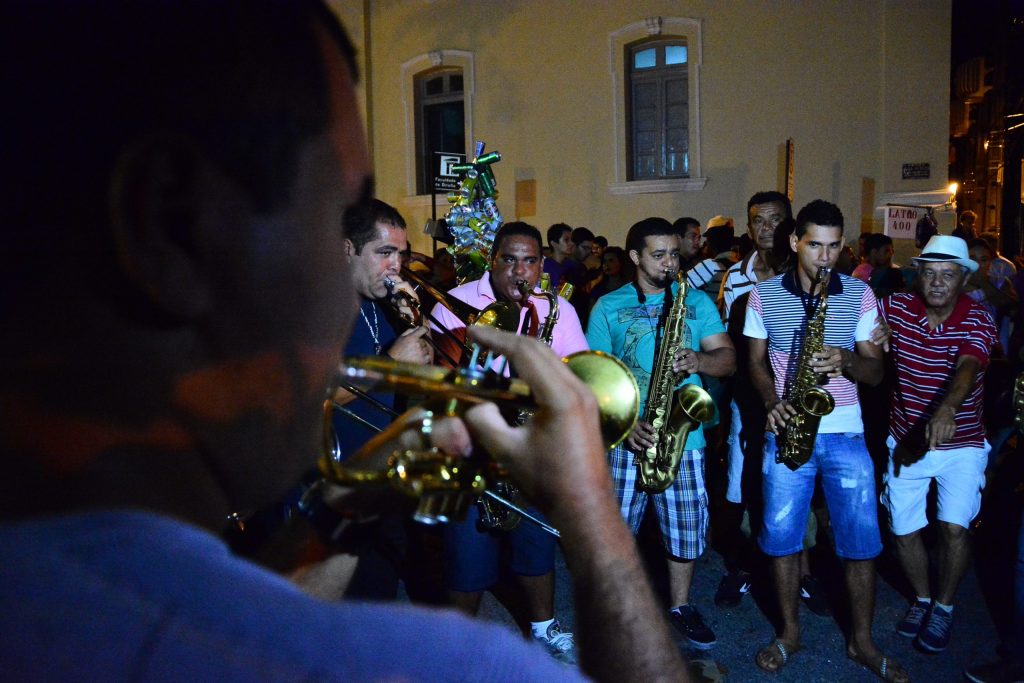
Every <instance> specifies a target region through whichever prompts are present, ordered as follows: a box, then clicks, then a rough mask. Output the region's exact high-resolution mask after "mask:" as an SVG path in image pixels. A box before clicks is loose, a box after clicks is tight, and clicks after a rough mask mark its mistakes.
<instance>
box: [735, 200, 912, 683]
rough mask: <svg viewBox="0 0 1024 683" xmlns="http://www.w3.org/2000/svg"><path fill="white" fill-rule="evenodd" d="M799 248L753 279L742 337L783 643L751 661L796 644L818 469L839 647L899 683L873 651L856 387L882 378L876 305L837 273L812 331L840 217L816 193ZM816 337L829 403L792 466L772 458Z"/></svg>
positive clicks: (871, 507) (797, 239)
mask: <svg viewBox="0 0 1024 683" xmlns="http://www.w3.org/2000/svg"><path fill="white" fill-rule="evenodd" d="M789 243H790V247H791V249H792V250H793V251H794V252H795V253H796V257H797V265H796V268H795V269H794V270H793V271H790V272H788V273H785V274H783V275H779V276H776V277H773V278H770V279H768V280H765V281H764V282H761V283H760V284H758V285H757V286H756V287H755V288H754V290H753V291H752V292H751V294H750V300H749V301H748V302H747V315H746V322H745V324H744V330H743V333H744V335H745V336H746V337H748V338H749V344H750V374H751V380H752V381H753V384H754V386H755V388H756V389H757V390H758V392H759V393H760V395H761V397H762V399H763V400H764V402H765V409H766V410H767V411H768V419H767V430H768V432H769V433H767V434H766V435H765V449H764V462H763V464H762V472H763V475H764V522H763V526H762V529H761V534H760V537H759V539H758V543H759V545H760V547H761V550H763V551H764V552H765V554H767V555H768V556H769V557H770V558H771V567H772V575H773V578H774V582H775V591H776V595H777V597H778V600H779V605H780V608H781V612H782V622H783V629H782V633H780V634H779V636H778V638H776V639H775V640H774V641H772V643H771V644H769V645H768V646H767V647H765V648H763V649H762V650H761V651H760V652H758V653H757V657H756V662H757V665H758V666H759V667H760V668H761V669H763V670H765V671H769V672H775V671H779V670H780V669H782V667H783V666H785V664H786V662H787V661H788V659H789V657H790V656H792V655H793V654H794V653H795V652H797V651H798V650H799V649H800V647H801V646H800V623H799V619H798V607H799V604H800V598H799V584H800V571H799V557H800V551H801V549H802V548H803V536H804V531H805V529H806V527H807V516H808V513H809V511H810V504H811V496H812V494H813V493H814V486H815V479H816V478H817V476H818V475H819V473H820V475H821V480H822V486H823V489H824V492H825V500H826V502H827V503H828V508H829V511H830V513H831V518H832V528H833V530H834V532H835V545H836V554H837V555H838V556H839V557H841V558H843V559H844V572H845V576H846V586H847V590H848V591H849V594H850V607H851V613H852V622H853V629H852V633H851V637H850V640H849V641H848V643H847V648H846V654H847V656H848V657H850V658H851V659H853V660H855V661H856V662H858V663H860V664H862V665H864V666H866V667H868V668H869V669H870V670H871V671H873V672H874V673H875V674H876V675H878V676H879V677H881V678H882V679H884V680H889V681H905V680H907V676H906V674H905V673H904V672H903V671H902V670H901V669H900V668H899V666H898V665H896V664H895V663H894V662H892V661H891V660H890V659H889V658H887V657H885V656H884V655H882V653H881V652H880V651H879V650H878V648H877V647H876V646H875V644H874V642H873V641H872V638H871V622H872V618H873V613H874V595H875V570H874V558H875V557H876V556H877V555H878V553H879V552H881V549H882V543H881V539H880V536H879V530H878V519H877V513H876V509H875V506H876V504H877V503H876V497H875V482H874V470H873V466H872V463H871V458H870V456H869V454H868V451H867V448H866V446H865V444H864V434H863V432H864V427H863V423H862V421H861V414H860V405H859V403H858V402H857V388H856V386H855V385H854V382H865V383H868V384H877V383H878V382H879V381H880V380H881V378H882V371H883V369H882V351H881V349H880V348H879V347H878V346H876V345H874V344H872V343H871V342H870V335H871V331H872V328H873V327H874V326H875V325H876V319H877V317H878V305H877V302H876V300H875V296H874V294H872V292H871V289H870V288H868V286H867V285H865V284H864V283H863V282H861V281H860V280H856V279H853V278H850V277H847V276H845V275H841V274H838V273H835V272H834V271H833V272H832V275H831V277H830V278H828V280H827V283H828V284H827V287H828V289H827V293H828V305H827V316H826V317H825V321H824V322H825V324H824V332H823V337H824V338H823V339H821V340H812V339H810V338H808V337H807V332H806V330H807V323H808V321H810V320H811V319H812V318H813V317H814V316H815V312H816V309H817V305H818V304H819V301H820V292H818V291H817V287H815V288H814V291H812V287H813V286H814V281H815V278H816V275H817V274H818V272H819V269H820V268H822V267H825V268H833V267H834V266H835V263H836V260H837V259H838V258H839V252H840V249H841V248H842V246H843V214H842V212H840V210H839V207H837V206H835V205H834V204H830V203H828V202H826V201H823V200H815V201H813V202H811V203H810V204H808V205H807V206H805V207H804V208H803V209H801V210H800V213H799V214H797V218H796V228H795V231H794V234H793V235H791V236H790V238H789ZM815 341H820V342H821V343H822V346H821V349H822V350H821V351H819V352H817V353H814V354H813V355H811V356H810V360H809V365H810V370H812V371H813V372H814V373H815V374H817V375H819V376H820V375H826V376H827V377H828V383H827V384H826V385H825V389H826V390H827V391H828V392H829V393H831V395H832V397H833V399H834V401H835V407H834V409H833V410H832V412H831V413H829V414H827V415H825V416H823V417H822V418H821V422H820V424H819V425H818V428H817V430H816V432H817V433H816V438H815V434H814V433H813V431H812V433H811V434H810V437H811V438H812V439H814V445H813V451H812V453H811V457H810V460H809V461H808V462H806V463H805V464H803V465H801V466H800V467H798V468H797V469H795V470H792V469H790V467H789V466H788V465H787V464H784V463H780V462H777V461H776V453H777V451H778V447H779V446H778V443H777V439H778V437H779V436H780V435H782V434H784V433H785V429H786V424H787V423H788V422H789V421H790V420H791V419H792V418H793V417H794V416H796V415H797V414H798V413H797V410H796V408H794V405H793V403H792V401H793V396H792V395H791V392H792V387H793V384H794V381H793V378H794V377H795V375H796V373H797V372H798V368H797V367H796V366H797V364H798V359H799V358H800V350H801V348H802V347H803V346H804V345H805V344H810V343H813V342H815Z"/></svg>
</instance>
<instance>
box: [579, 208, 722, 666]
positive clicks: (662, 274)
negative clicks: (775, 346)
mask: <svg viewBox="0 0 1024 683" xmlns="http://www.w3.org/2000/svg"><path fill="white" fill-rule="evenodd" d="M626 250H627V251H628V252H629V257H630V258H631V259H632V260H633V263H635V264H636V266H637V277H636V280H635V281H634V282H631V283H629V284H627V285H624V286H622V287H620V288H619V289H617V290H615V291H613V292H610V293H608V294H606V295H604V296H603V297H601V298H600V299H598V301H597V303H596V304H595V305H594V308H593V310H592V311H591V314H590V324H589V326H588V327H587V341H589V342H590V347H591V348H592V349H594V350H597V351H604V352H606V353H610V354H612V355H614V356H617V357H618V358H620V359H622V361H623V362H624V363H625V364H626V366H627V367H629V369H630V370H631V371H632V372H633V374H634V376H635V377H636V380H637V384H638V385H639V386H640V400H641V403H640V404H641V405H644V402H645V401H646V396H647V393H648V389H649V385H650V381H651V375H652V366H653V364H654V359H655V354H656V352H657V351H656V349H655V344H656V339H657V338H658V335H657V334H656V332H657V327H658V323H659V320H660V319H661V317H662V306H663V303H664V301H665V288H666V287H668V286H670V285H671V287H672V292H673V293H674V294H678V289H679V285H678V284H677V283H676V282H675V276H676V273H677V272H678V271H679V251H680V238H679V235H678V234H677V232H676V230H675V229H674V228H673V227H672V224H671V223H669V222H668V221H667V220H665V219H663V218H647V219H645V220H642V221H640V222H639V223H637V224H635V225H634V226H633V227H631V228H630V229H629V234H628V235H627V237H626ZM685 303H686V307H687V311H686V321H685V325H684V326H683V327H684V332H683V339H682V340H681V343H680V344H679V350H678V351H677V353H676V354H675V356H674V358H673V360H672V371H673V372H674V373H676V374H679V375H680V379H681V381H680V384H683V383H690V384H697V385H698V386H699V385H700V377H699V376H698V375H697V373H698V372H702V373H704V374H707V375H710V376H712V377H725V376H727V375H730V374H732V373H733V371H734V370H735V368H736V354H735V351H734V349H733V345H732V341H731V340H730V339H729V336H728V335H727V334H726V333H725V327H724V326H723V325H722V321H721V318H720V317H719V315H718V309H717V308H716V307H715V304H714V302H712V301H711V299H710V298H709V297H708V295H707V294H705V293H704V292H701V291H700V290H698V289H694V288H690V289H688V291H687V293H686V298H685ZM682 377H685V379H682ZM657 438H658V435H657V434H655V433H654V430H653V428H652V426H651V425H650V424H649V423H647V422H645V421H643V420H641V421H639V422H637V425H636V428H635V429H634V430H633V433H632V434H630V436H629V437H628V438H627V439H626V441H625V444H624V445H623V446H619V447H616V448H614V449H612V451H611V453H610V456H609V457H610V459H611V466H612V478H613V479H614V480H615V494H616V496H617V497H618V499H619V503H620V505H621V509H622V516H623V517H624V518H625V519H626V521H627V523H628V524H629V525H630V527H631V528H632V530H633V533H634V534H636V533H637V531H638V530H639V529H640V522H641V520H642V519H643V516H644V511H645V510H646V508H647V504H648V502H649V501H650V502H652V503H653V504H654V509H655V512H656V513H657V515H658V520H659V522H660V526H661V533H662V539H663V542H664V545H665V550H666V553H667V555H668V568H669V584H670V590H671V596H670V597H671V601H672V603H671V604H672V605H673V608H672V611H671V621H672V623H673V624H674V625H675V626H676V628H677V629H678V630H679V631H680V632H681V633H682V634H683V635H684V636H685V637H686V638H687V639H688V641H689V643H690V644H691V645H692V646H693V647H696V648H699V649H708V648H710V647H712V646H713V645H714V644H715V642H716V640H715V634H714V632H713V631H712V630H711V629H710V628H709V627H708V626H707V625H706V624H705V623H704V620H703V619H702V618H701V615H700V612H698V611H697V609H696V608H695V607H693V606H692V605H690V583H691V582H692V580H693V567H694V563H693V561H694V560H695V559H697V558H698V557H700V555H701V553H703V552H704V546H705V537H706V535H707V528H708V495H707V491H706V490H705V486H704V432H703V430H702V428H701V426H700V425H698V426H697V427H695V428H694V429H693V430H692V431H691V432H690V434H689V438H688V439H687V440H686V443H685V444H684V446H683V448H684V450H683V454H682V461H681V464H680V468H679V474H678V475H677V476H676V478H675V480H674V481H673V482H672V483H671V485H670V486H669V487H668V489H666V490H665V491H664V492H662V493H658V494H648V493H645V492H643V491H640V490H639V489H638V488H637V485H636V484H637V467H636V465H635V464H634V462H635V457H636V454H637V453H640V452H642V451H644V450H645V449H647V448H651V447H654V445H655V442H656V441H657Z"/></svg>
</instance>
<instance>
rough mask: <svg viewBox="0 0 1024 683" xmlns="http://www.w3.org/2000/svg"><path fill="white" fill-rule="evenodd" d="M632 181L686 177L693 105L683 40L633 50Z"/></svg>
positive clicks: (641, 45) (630, 109) (652, 43)
mask: <svg viewBox="0 0 1024 683" xmlns="http://www.w3.org/2000/svg"><path fill="white" fill-rule="evenodd" d="M628 49H629V60H628V63H629V73H628V83H629V85H628V97H629V104H628V106H627V108H626V112H627V115H628V125H627V127H628V129H629V140H628V147H627V150H628V156H629V159H630V164H629V168H630V173H629V180H648V179H652V178H688V177H689V175H690V155H689V153H690V139H689V135H690V126H689V120H690V105H689V69H688V59H687V57H688V55H687V52H688V49H687V44H686V40H685V39H669V40H647V41H643V42H641V43H637V44H633V45H630V46H629V48H628Z"/></svg>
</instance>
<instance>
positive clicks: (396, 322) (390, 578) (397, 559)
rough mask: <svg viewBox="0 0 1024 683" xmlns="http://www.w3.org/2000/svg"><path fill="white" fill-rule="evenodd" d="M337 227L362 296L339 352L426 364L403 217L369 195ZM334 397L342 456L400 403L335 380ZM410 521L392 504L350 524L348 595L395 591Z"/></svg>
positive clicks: (428, 350)
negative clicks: (406, 267)
mask: <svg viewBox="0 0 1024 683" xmlns="http://www.w3.org/2000/svg"><path fill="white" fill-rule="evenodd" d="M342 227H343V228H344V233H345V239H344V242H343V244H344V249H345V261H346V263H347V265H348V269H349V271H350V272H351V274H352V287H353V289H354V290H355V293H356V294H357V295H358V298H359V314H358V316H357V317H356V319H355V323H354V325H353V328H352V334H351V336H350V337H349V339H348V343H347V344H346V345H345V351H344V353H343V355H344V357H346V358H351V357H357V356H385V357H388V358H392V359H394V360H397V361H403V362H406V363H416V364H429V363H430V362H431V361H432V360H433V357H434V355H433V349H432V347H431V346H430V344H429V343H428V340H429V336H428V334H429V328H427V327H425V326H422V325H419V324H416V323H417V322H418V321H417V318H416V313H417V311H416V310H415V303H414V302H417V299H416V294H415V293H414V292H413V290H412V288H411V287H410V286H409V285H408V283H406V282H403V281H402V280H401V277H400V275H399V271H400V268H401V252H402V250H403V249H404V248H405V245H406V228H405V220H404V219H403V218H402V216H401V214H399V213H398V211H397V210H396V209H395V208H393V207H392V206H390V205H388V204H386V203H384V202H382V201H380V200H379V199H367V200H366V201H363V202H360V203H359V204H356V205H354V206H351V207H349V208H348V209H347V210H346V211H345V213H344V214H343V216H342ZM402 327H405V329H404V331H403V330H402ZM333 398H334V402H335V404H336V408H335V410H334V412H333V416H332V417H333V419H332V422H333V426H334V434H335V439H336V445H337V448H338V450H339V457H341V458H346V457H348V456H351V455H352V454H353V453H354V452H356V450H358V449H359V448H360V447H361V446H362V445H363V444H365V443H366V442H367V441H369V440H370V439H371V438H372V437H373V436H374V435H375V434H376V433H377V432H379V431H380V430H382V429H384V428H386V427H387V426H388V425H389V424H390V423H391V421H392V420H393V419H394V417H395V416H396V415H397V414H398V412H397V411H396V409H397V408H399V407H400V406H397V405H395V401H396V397H395V396H394V394H392V393H388V392H373V393H370V394H363V395H361V396H357V395H356V394H355V393H353V391H350V390H348V389H345V388H338V389H335V391H334V396H333ZM408 523H409V522H408V520H407V515H406V514H405V513H404V512H403V511H402V510H401V509H395V510H390V511H385V512H384V513H382V514H381V515H380V516H379V517H375V518H373V519H372V520H368V521H366V522H364V523H361V524H359V525H358V526H355V527H352V528H350V529H348V530H347V538H348V539H350V541H348V543H349V544H350V545H352V548H351V549H352V551H353V552H354V554H356V555H358V557H359V561H358V564H357V565H356V569H355V573H354V575H353V576H352V579H351V581H350V582H349V583H348V585H347V587H346V589H345V596H346V597H352V598H363V599H373V600H394V599H395V597H396V596H397V592H398V580H399V573H400V568H401V564H402V562H403V560H404V558H405V556H406V547H407V541H408V534H407V532H406V525H407V524H408Z"/></svg>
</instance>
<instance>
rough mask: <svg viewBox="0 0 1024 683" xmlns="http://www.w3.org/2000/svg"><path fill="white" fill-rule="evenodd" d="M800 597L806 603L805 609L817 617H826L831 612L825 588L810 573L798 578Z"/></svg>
mask: <svg viewBox="0 0 1024 683" xmlns="http://www.w3.org/2000/svg"><path fill="white" fill-rule="evenodd" d="M800 597H801V599H803V601H804V604H805V605H807V609H809V610H811V611H812V612H814V613H815V614H817V615H818V616H819V617H827V616H828V615H830V614H832V608H831V607H829V604H828V596H826V595H825V589H824V588H822V587H821V584H820V583H819V582H818V580H817V579H816V578H814V577H813V576H811V575H810V574H808V575H807V576H805V577H803V578H802V579H800Z"/></svg>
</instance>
